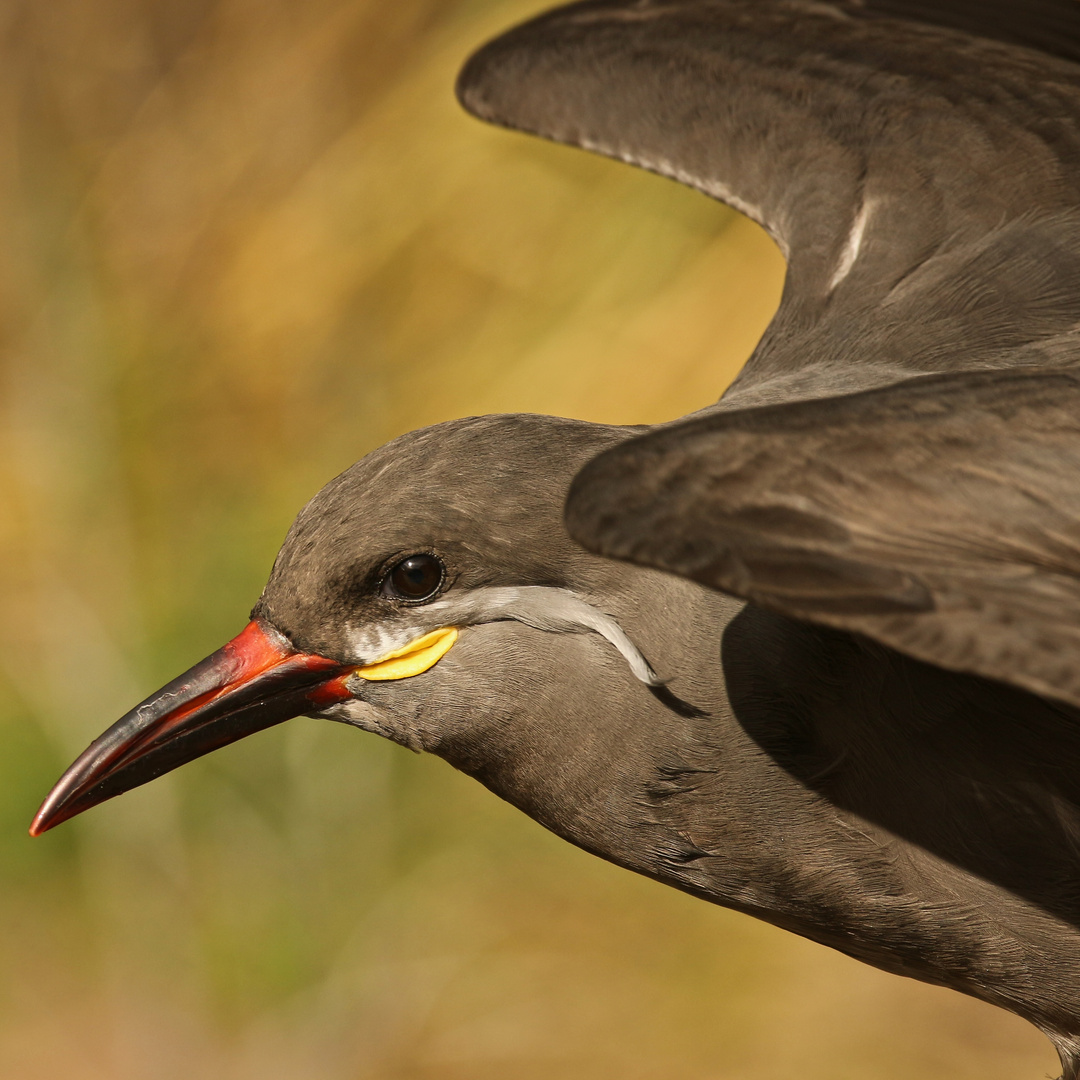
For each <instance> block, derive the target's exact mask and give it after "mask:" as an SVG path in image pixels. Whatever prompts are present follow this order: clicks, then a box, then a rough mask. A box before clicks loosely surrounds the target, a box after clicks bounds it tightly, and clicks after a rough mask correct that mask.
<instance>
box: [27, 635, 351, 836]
mask: <svg viewBox="0 0 1080 1080" xmlns="http://www.w3.org/2000/svg"><path fill="white" fill-rule="evenodd" d="M352 670H353V668H352V666H351V665H346V664H342V663H340V662H339V661H337V660H328V659H327V658H326V657H325V656H315V655H313V654H308V653H302V652H298V651H297V650H296V649H294V648H293V647H292V646H291V645H290V644H289V642H288V641H286V639H285V638H284V637H283V636H282V635H281V634H279V633H278V632H277V630H275V629H274V628H273V627H272V626H270V625H269V624H268V623H265V622H262V621H260V620H256V621H255V622H250V623H248V625H247V626H246V627H245V628H244V629H243V630H242V631H241V632H240V633H239V634H237V636H236V637H234V638H233V639H232V641H230V642H228V644H226V645H225V646H224V647H222V648H220V649H218V651H217V652H216V653H213V654H212V655H210V656H208V657H207V658H206V659H205V660H202V661H200V662H199V663H198V664H196V665H195V666H194V667H193V668H191V670H190V671H187V672H185V673H184V674H183V675H181V676H180V677H179V678H178V679H174V680H173V681H172V682H171V683H169V684H168V685H167V686H163V687H162V688H161V689H160V690H159V691H158V692H157V693H156V694H154V695H153V696H152V697H149V698H147V699H146V701H144V702H143V703H142V704H141V705H136V706H135V708H134V709H132V710H131V712H129V713H128V714H127V715H126V716H123V717H121V718H120V719H119V720H118V721H117V722H116V723H115V724H113V726H112V727H111V728H109V730H108V731H106V732H105V733H104V734H103V735H100V736H99V737H98V738H96V739H95V740H94V741H93V742H92V743H91V744H90V745H89V746H88V747H87V748H86V750H85V751H83V753H82V754H81V755H80V757H79V758H78V760H76V761H75V763H74V764H73V765H72V766H71V768H69V769H68V770H67V772H66V773H64V775H63V776H62V777H60V779H59V780H58V781H57V783H56V786H55V787H54V788H53V789H52V791H50V792H49V795H48V797H47V798H46V799H45V801H44V802H43V803H42V804H41V809H40V810H38V812H37V816H36V817H35V818H34V821H33V824H32V825H31V826H30V835H31V836H40V835H41V834H42V833H43V832H45V831H47V830H48V829H51V828H52V827H53V826H54V825H59V824H60V822H61V821H66V820H67V819H68V818H70V817H74V816H75V815H76V814H80V813H82V811H83V810H87V809H89V808H90V807H91V806H96V805H97V804H98V803H100V802H104V801H105V800H106V799H111V798H112V797H113V796H114V795H120V794H121V793H122V792H125V791H128V790H129V789H130V788H134V787H138V786H139V785H140V784H145V783H147V782H148V781H150V780H153V779H154V778H155V777H157V776H161V774H162V773H167V772H169V771H170V770H171V769H175V768H176V767H177V766H178V765H183V764H184V763H185V762H187V761H191V760H193V759H194V758H197V757H201V756H202V755H203V754H208V753H209V752H210V751H211V750H216V749H217V748H218V747H219V746H225V745H227V744H228V743H231V742H236V740H237V739H242V738H244V736H245V735H251V734H253V733H254V732H256V731H262V729H263V728H268V727H273V726H274V725H275V724H280V723H283V722H284V721H285V720H289V719H291V718H292V717H294V716H300V715H302V714H303V713H307V712H315V711H317V710H319V709H323V708H325V707H326V706H327V705H330V704H332V703H334V702H337V701H345V700H346V699H348V698H349V697H351V696H352V695H351V694H350V693H349V691H348V690H347V689H346V688H345V682H346V680H347V678H348V677H349V674H350V673H351V672H352Z"/></svg>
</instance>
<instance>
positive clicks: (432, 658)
mask: <svg viewBox="0 0 1080 1080" xmlns="http://www.w3.org/2000/svg"><path fill="white" fill-rule="evenodd" d="M457 636H458V632H457V627H456V626H444V627H442V628H441V629H439V630H432V631H431V633H430V634H424V636H423V637H418V638H417V639H416V640H415V641H410V642H409V644H408V645H403V646H402V647H401V648H400V649H395V650H394V651H393V652H389V653H387V654H386V655H385V656H384V657H383V658H382V659H381V660H376V661H375V663H374V664H368V665H367V667H362V668H357V669H356V671H355V672H354V674H356V675H359V676H360V678H361V679H369V680H371V681H372V682H384V681H387V680H390V679H409V678H411V677H412V676H413V675H419V674H420V673H421V672H424V671H427V669H428V668H429V667H433V666H434V665H435V664H437V663H438V662H439V661H440V660H441V659H442V658H443V657H444V656H445V655H446V654H447V652H449V651H450V647H451V646H452V645H453V644H454V642H455V641H457Z"/></svg>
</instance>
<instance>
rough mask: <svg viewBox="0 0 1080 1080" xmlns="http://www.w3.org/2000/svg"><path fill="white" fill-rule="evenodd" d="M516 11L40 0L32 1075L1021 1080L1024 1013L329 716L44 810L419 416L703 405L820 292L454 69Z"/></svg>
mask: <svg viewBox="0 0 1080 1080" xmlns="http://www.w3.org/2000/svg"><path fill="white" fill-rule="evenodd" d="M539 6H540V5H537V4H534V3H524V2H517V0H502V2H499V0H392V2H391V0H378V2H377V0H8V2H7V3H4V4H2V5H0V35H2V37H0V48H2V50H3V56H2V61H3V62H2V64H0V236H2V238H3V242H2V244H0V320H2V332H3V342H2V355H0V361H2V373H0V379H2V382H0V409H2V418H3V423H2V429H0V440H2V441H0V454H2V457H0V589H2V600H3V612H2V618H0V706H2V714H0V739H2V747H0V875H2V877H0V1077H2V1078H3V1080H9V1078H10V1080H39V1078H40V1080H91V1078H94V1080H98V1078H100V1080H173V1078H176V1080H190V1078H193V1077H198V1078H200V1080H217V1078H221V1080H248V1078H250V1080H278V1078H280V1080H309V1078H310V1080H489V1078H490V1080H534V1078H535V1080H608V1078H610V1080H670V1078H676V1077H677V1078H680V1080H744V1078H747V1080H749V1078H755V1080H782V1078H783V1080H790V1078H792V1077H796V1076H797V1077H799V1078H800V1080H819V1078H820V1080H845V1078H851V1080H856V1078H858V1080H876V1078H881V1080H901V1078H913V1080H914V1078H919V1080H922V1078H926V1077H935V1078H945V1077H948V1078H952V1077H955V1078H958V1080H959V1078H971V1080H976V1078H977V1080H996V1078H999V1077H1000V1078H1001V1080H1005V1078H1014V1077H1019V1076H1029V1077H1032V1078H1035V1077H1040V1076H1044V1075H1046V1074H1048V1073H1055V1074H1056V1065H1055V1059H1054V1057H1053V1055H1052V1053H1051V1052H1050V1050H1049V1047H1048V1045H1047V1044H1045V1043H1044V1042H1043V1040H1042V1039H1041V1037H1040V1036H1038V1035H1037V1034H1036V1033H1035V1032H1034V1031H1033V1030H1031V1029H1028V1028H1027V1027H1026V1026H1025V1025H1024V1024H1022V1023H1021V1022H1020V1021H1018V1020H1016V1019H1014V1018H1012V1017H1009V1016H1007V1015H1006V1014H1004V1013H999V1012H997V1011H995V1010H993V1009H990V1008H989V1007H986V1006H982V1005H979V1004H977V1003H974V1002H970V1001H967V1000H965V999H963V998H961V997H959V996H957V995H954V994H951V993H948V992H946V991H941V990H936V989H932V988H928V987H923V986H919V985H917V984H915V983H911V982H907V981H904V980H901V979H896V978H892V977H889V976H886V975H882V974H879V973H878V972H875V971H873V970H871V969H869V968H867V967H864V966H861V965H859V964H857V963H855V962H853V961H850V960H847V959H845V958H843V957H841V956H839V955H838V954H834V953H830V952H828V951H826V950H824V949H821V948H819V947H817V946H814V945H811V944H809V943H807V942H804V941H801V940H799V939H796V938H794V937H791V936H788V935H785V934H783V933H781V932H780V931H777V930H774V929H771V928H769V927H766V926H764V925H761V924H758V923H755V922H752V921H750V920H749V919H746V918H743V917H741V916H736V915H733V914H731V913H728V912H725V911H722V910H720V909H718V908H713V907H710V906H709V905H706V904H703V903H701V902H700V901H695V900H691V899H689V898H687V897H685V896H682V895H680V894H678V893H676V892H674V891H672V890H669V889H665V888H663V887H661V886H659V885H657V884H655V883H652V882H649V881H645V880H638V879H636V878H634V877H632V876H631V875H629V874H627V873H625V872H623V871H619V870H616V869H614V868H612V867H609V866H607V865H606V864H604V863H602V862H600V861H598V860H596V859H593V858H591V857H589V856H586V855H584V854H582V853H581V852H578V851H576V850H574V849H572V848H571V847H569V846H568V845H566V844H564V843H562V842H560V841H557V840H556V839H555V838H553V837H551V836H549V835H548V834H546V833H544V832H543V831H542V830H541V829H540V828H539V826H536V825H534V824H533V823H531V822H530V821H528V820H526V819H524V818H523V817H522V816H521V815H519V814H518V813H517V812H516V811H513V810H511V809H510V808H509V807H507V806H504V805H502V804H500V803H499V802H498V801H497V800H495V798H494V797H493V796H491V795H489V794H488V793H487V792H485V791H483V790H481V789H480V788H479V787H478V786H476V785H475V784H474V783H473V782H472V781H469V780H466V779H465V778H464V777H461V776H459V775H457V774H455V773H454V772H452V770H450V769H449V767H447V766H446V765H444V764H443V763H441V762H439V761H437V760H431V759H425V758H417V757H415V756H413V755H411V754H409V753H407V752H406V751H404V750H401V749H398V748H395V747H393V746H390V745H388V744H385V743H382V742H381V741H380V740H378V739H376V738H374V737H371V736H367V735H362V734H360V733H358V732H355V731H351V730H348V729H346V728H344V727H340V726H337V725H332V724H328V723H321V722H316V721H312V720H296V721H293V722H291V723H290V724H287V725H285V726H283V727H281V728H276V729H274V730H272V731H268V732H265V733H263V734H261V735H259V736H258V737H256V738H253V739H251V740H248V741H246V742H244V743H241V744H239V745H237V746H235V747H231V748H228V749H226V750H224V751H221V752H219V753H217V754H214V755H212V756H211V757H209V758H207V759H204V760H202V761H199V762H197V763H194V764H192V765H190V766H187V767H185V768H184V769H182V770H181V771H180V772H178V773H176V774H174V775H172V776H169V777H166V778H165V779H163V780H160V781H158V782H156V783H154V784H152V785H150V786H149V787H147V788H143V789H140V790H139V791H136V792H133V793H131V794H129V795H127V796H125V797H124V798H122V799H120V800H117V801H116V802H113V803H110V804H108V805H107V806H104V807H101V808H99V809H97V810H95V811H93V812H92V813H90V814H89V815H87V816H86V817H84V818H80V819H79V820H77V821H75V822H72V823H70V824H68V825H65V826H63V827H62V828H61V829H59V830H57V831H56V832H55V833H51V834H49V835H48V836H46V837H45V838H43V839H41V840H37V841H30V840H29V839H28V838H27V837H26V833H25V828H26V825H27V824H28V822H29V820H30V817H31V815H32V813H33V811H34V809H35V808H36V805H37V802H38V801H39V799H40V798H41V797H42V796H43V795H44V793H45V791H46V790H47V789H48V787H49V786H50V785H51V783H52V781H53V780H54V779H55V778H56V776H57V775H58V774H59V772H60V770H61V769H62V768H63V767H64V766H65V765H66V764H67V763H68V761H70V759H71V758H72V757H73V756H74V755H75V754H76V753H77V752H78V751H80V750H81V749H82V748H83V746H84V745H85V744H86V743H87V742H88V741H89V739H90V738H91V737H93V736H94V735H96V734H97V733H98V732H99V731H100V730H101V729H103V728H104V727H105V726H107V724H109V723H111V722H112V720H113V719H115V718H116V717H117V716H119V715H120V713H122V712H124V711H126V709H127V708H129V707H130V706H131V705H132V704H133V703H134V702H136V701H138V700H139V699H141V698H142V697H144V696H146V694H147V693H149V692H150V691H152V690H153V689H154V688H156V687H157V686H158V685H160V684H161V683H163V682H165V681H166V680H168V679H169V678H171V677H172V676H173V675H175V674H176V673H177V672H179V671H180V670H182V669H184V668H186V667H187V666H189V665H190V664H191V663H192V662H194V661H195V660H197V659H199V658H200V657H202V656H203V655H204V654H205V653H207V652H209V651H211V650H212V649H214V648H216V647H217V646H218V645H219V644H221V642H222V641H224V640H225V639H226V638H228V637H230V636H232V634H234V633H235V632H236V631H238V630H239V629H240V628H241V627H242V626H243V624H244V622H245V617H246V612H247V610H248V609H249V607H250V606H251V604H252V603H253V601H254V600H255V598H256V597H257V595H258V593H259V590H260V587H261V584H262V581H263V579H264V576H265V574H266V572H267V570H268V569H269V566H270V562H271V560H272V558H273V555H274V552H275V550H276V547H277V545H278V543H279V542H280V539H281V537H282V536H283V534H284V532H285V530H286V528H287V526H288V524H289V521H290V519H291V517H292V515H293V514H294V513H295V512H296V510H297V509H298V508H299V507H300V505H301V504H302V503H303V501H304V500H305V499H306V498H307V497H308V496H310V495H311V494H312V493H313V492H314V491H315V490H316V489H317V488H318V487H319V486H320V485H321V484H322V483H324V482H325V481H326V480H327V479H329V478H330V477H331V476H333V475H334V474H335V473H337V472H339V471H340V470H341V469H343V468H345V467H346V466H347V465H349V464H350V463H351V462H352V461H353V460H354V459H356V458H357V457H359V456H361V455H362V454H363V453H364V452H365V451H367V450H368V449H370V448H371V447H373V446H375V445H377V444H379V443H381V442H383V441H385V440H386V439H388V438H390V437H392V436H394V435H397V434H398V433H400V432H402V431H405V430H408V429H410V428H414V427H419V426H422V425H424V424H429V423H432V422H434V421H438V420H442V419H446V418H449V417H454V416H459V415H463V414H469V413H478V412H491V411H517V410H522V411H536V412H552V413H561V414H565V415H571V416H580V417H586V418H591V419H596V420H605V421H615V422H624V423H629V422H640V421H656V420H665V419H669V418H671V417H675V416H678V415H681V414H682V413H684V412H687V411H689V410H691V409H694V408H697V407H700V406H701V405H704V404H706V403H708V402H709V401H711V400H713V399H715V398H716V396H717V395H718V394H719V392H720V391H721V390H722V389H723V387H724V385H726V383H727V382H728V381H729V380H730V378H731V377H732V375H733V373H734V371H735V370H736V369H737V367H738V365H739V364H740V363H741V362H742V361H743V360H744V359H745V357H746V356H747V354H748V353H749V352H750V350H751V348H752V346H753V343H754V341H755V340H756V338H757V336H758V335H759V334H760V333H761V330H762V328H763V327H764V325H765V323H766V322H767V320H768V318H769V316H770V314H771V312H772V310H773V309H774V308H775V305H776V303H777V301H778V297H779V289H780V285H781V280H782V273H783V267H782V263H781V260H780V257H779V255H778V253H777V252H776V250H775V248H774V247H773V246H772V244H771V243H770V242H769V240H768V239H767V238H765V236H764V235H763V234H762V233H761V232H760V231H759V230H758V229H757V228H756V227H754V226H752V225H750V224H749V223H748V222H746V221H745V220H744V219H742V218H740V217H739V216H738V215H736V214H734V213H732V212H731V211H728V210H727V209H725V208H723V207H721V206H719V205H717V204H715V203H711V202H709V201H708V200H706V199H705V198H703V197H701V196H699V195H696V194H694V193H692V192H689V191H685V190H682V189H680V188H678V187H677V186H676V185H674V184H671V183H669V182H666V181H662V180H659V179H657V178H655V177H650V176H647V175H645V174H643V173H638V172H635V171H634V170H631V169H628V168H626V167H624V166H619V165H616V164H613V163H610V162H606V161H602V160H599V159H593V158H591V157H589V156H588V155H585V154H582V153H580V152H576V151H572V150H568V149H565V148H560V147H554V146H550V145H547V144H544V143H541V142H539V141H535V140H529V139H527V138H525V137H522V136H519V135H514V134H509V133H506V132H501V131H498V130H495V129H489V128H485V127H484V126H482V125H480V124H479V123H477V122H476V121H474V120H472V119H470V118H469V117H467V116H465V115H464V114H463V113H462V112H461V111H460V110H459V109H458V107H457V105H456V104H455V102H454V100H453V97H452V92H451V88H452V84H453V78H454V75H455V72H456V69H457V67H458V66H459V64H460V62H461V61H462V60H463V58H464V57H465V56H466V54H467V53H468V52H469V51H470V50H471V49H472V48H473V47H475V46H476V45H477V44H479V43H480V42H481V41H482V40H484V39H485V38H486V37H488V36H490V35H492V34H493V33H495V32H497V31H498V30H499V29H501V28H503V27H505V26H507V25H509V24H510V23H512V22H513V21H515V20H517V19H519V18H521V17H522V16H524V15H527V14H530V13H531V12H532V11H535V10H537V9H538V7H539Z"/></svg>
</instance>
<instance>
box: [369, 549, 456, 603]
mask: <svg viewBox="0 0 1080 1080" xmlns="http://www.w3.org/2000/svg"><path fill="white" fill-rule="evenodd" d="M445 574H446V567H445V566H443V564H442V559H440V558H439V557H438V556H436V555H426V554H422V555H409V556H408V557H407V558H404V559H402V560H401V562H399V563H398V564H397V565H396V566H394V568H393V569H392V570H391V571H390V573H389V574H387V575H386V577H385V578H384V579H383V584H382V592H383V596H392V597H394V598H395V599H397V600H427V599H428V597H431V596H434V595H435V594H436V593H437V592H438V591H439V586H440V585H442V583H443V577H444V576H445Z"/></svg>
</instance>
